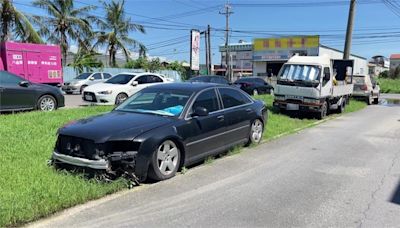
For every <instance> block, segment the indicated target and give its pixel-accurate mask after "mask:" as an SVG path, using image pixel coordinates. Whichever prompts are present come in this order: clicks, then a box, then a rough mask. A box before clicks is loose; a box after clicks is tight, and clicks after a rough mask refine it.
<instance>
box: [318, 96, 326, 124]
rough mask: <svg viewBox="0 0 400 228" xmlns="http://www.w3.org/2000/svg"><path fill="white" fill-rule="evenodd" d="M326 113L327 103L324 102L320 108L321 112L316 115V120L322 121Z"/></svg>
mask: <svg viewBox="0 0 400 228" xmlns="http://www.w3.org/2000/svg"><path fill="white" fill-rule="evenodd" d="M327 113H328V102H326V101H324V103H323V104H322V107H321V111H320V112H319V113H318V116H317V118H318V119H319V120H322V119H324V118H325V117H326V114H327Z"/></svg>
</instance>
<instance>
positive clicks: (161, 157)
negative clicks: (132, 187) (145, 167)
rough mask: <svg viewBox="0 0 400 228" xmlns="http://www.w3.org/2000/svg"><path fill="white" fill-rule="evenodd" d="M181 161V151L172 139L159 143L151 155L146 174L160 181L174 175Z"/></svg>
mask: <svg viewBox="0 0 400 228" xmlns="http://www.w3.org/2000/svg"><path fill="white" fill-rule="evenodd" d="M180 162H181V151H180V150H179V147H178V146H177V144H176V143H175V142H174V141H172V140H165V141H163V142H162V143H160V144H159V146H158V147H157V149H156V150H155V151H154V153H153V155H152V156H151V163H150V166H149V172H148V176H149V178H150V179H152V180H155V181H162V180H166V179H169V178H171V177H173V176H175V174H176V172H177V171H178V169H179V165H180Z"/></svg>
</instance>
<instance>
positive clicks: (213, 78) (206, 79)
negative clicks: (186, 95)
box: [189, 75, 229, 85]
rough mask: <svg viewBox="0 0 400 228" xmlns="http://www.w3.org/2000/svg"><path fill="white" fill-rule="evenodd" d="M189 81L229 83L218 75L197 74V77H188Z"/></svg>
mask: <svg viewBox="0 0 400 228" xmlns="http://www.w3.org/2000/svg"><path fill="white" fill-rule="evenodd" d="M189 82H206V83H216V84H223V85H228V84H229V81H228V80H226V79H225V78H224V76H218V75H203V76H197V77H194V78H191V79H189Z"/></svg>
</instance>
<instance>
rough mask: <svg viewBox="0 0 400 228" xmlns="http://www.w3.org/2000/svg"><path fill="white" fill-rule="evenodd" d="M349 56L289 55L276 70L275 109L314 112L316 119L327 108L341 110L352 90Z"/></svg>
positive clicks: (324, 112) (325, 112) (321, 116)
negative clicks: (333, 58)
mask: <svg viewBox="0 0 400 228" xmlns="http://www.w3.org/2000/svg"><path fill="white" fill-rule="evenodd" d="M352 64H353V63H352V60H331V59H330V58H329V57H328V56H293V57H292V58H290V59H289V61H288V62H287V63H286V64H284V65H283V66H282V68H281V70H280V72H279V75H278V79H277V85H276V87H275V90H274V93H275V100H274V106H275V107H276V108H277V109H279V110H289V111H302V112H314V113H316V114H317V117H318V118H319V119H322V118H324V117H325V116H326V114H327V113H328V112H329V110H338V111H339V112H342V111H343V109H344V108H345V106H346V104H347V102H348V98H349V96H350V95H351V93H352V92H353V85H352V84H351V74H352V72H350V71H351V70H350V69H349V68H348V67H350V68H352V66H353V65H352Z"/></svg>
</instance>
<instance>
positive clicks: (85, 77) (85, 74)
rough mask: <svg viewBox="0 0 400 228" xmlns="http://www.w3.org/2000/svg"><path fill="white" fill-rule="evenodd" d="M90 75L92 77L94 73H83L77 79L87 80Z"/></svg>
mask: <svg viewBox="0 0 400 228" xmlns="http://www.w3.org/2000/svg"><path fill="white" fill-rule="evenodd" d="M90 75H92V73H82V74H80V75H79V76H78V77H76V78H75V79H87V78H88V77H89V76H90Z"/></svg>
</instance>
